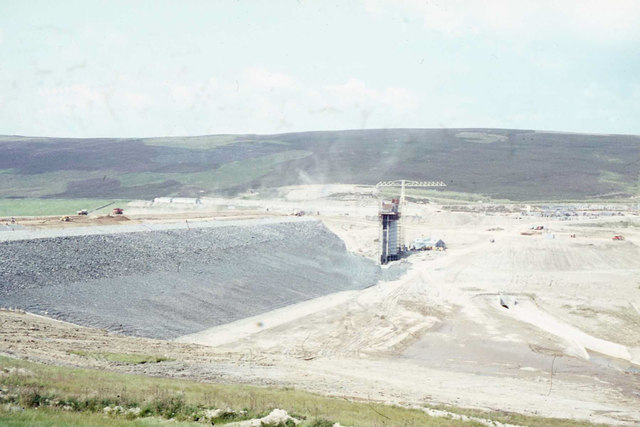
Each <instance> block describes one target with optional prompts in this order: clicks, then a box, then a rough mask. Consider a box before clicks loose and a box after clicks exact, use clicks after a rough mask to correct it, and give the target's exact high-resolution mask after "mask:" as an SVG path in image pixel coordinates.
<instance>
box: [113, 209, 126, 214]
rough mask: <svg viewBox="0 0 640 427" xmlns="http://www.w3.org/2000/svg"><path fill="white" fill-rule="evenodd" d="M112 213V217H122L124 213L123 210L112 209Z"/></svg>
mask: <svg viewBox="0 0 640 427" xmlns="http://www.w3.org/2000/svg"><path fill="white" fill-rule="evenodd" d="M112 213H113V214H114V215H122V214H123V213H124V210H123V209H122V208H113V211H112Z"/></svg>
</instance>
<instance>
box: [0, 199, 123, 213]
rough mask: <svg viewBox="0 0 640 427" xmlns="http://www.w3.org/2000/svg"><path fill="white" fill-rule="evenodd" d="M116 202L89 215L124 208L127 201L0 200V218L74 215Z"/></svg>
mask: <svg viewBox="0 0 640 427" xmlns="http://www.w3.org/2000/svg"><path fill="white" fill-rule="evenodd" d="M110 202H116V203H115V204H113V205H110V206H108V207H106V208H104V209H100V210H98V211H93V212H91V214H106V213H109V212H110V211H111V209H113V207H114V206H116V205H118V206H119V207H124V205H125V204H126V203H127V202H128V201H127V200H107V199H0V217H12V216H45V215H75V214H76V212H78V211H79V210H81V209H88V210H89V211H92V210H93V209H96V208H99V207H101V206H104V205H106V204H108V203H110Z"/></svg>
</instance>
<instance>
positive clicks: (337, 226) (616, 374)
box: [0, 186, 640, 425]
mask: <svg viewBox="0 0 640 427" xmlns="http://www.w3.org/2000/svg"><path fill="white" fill-rule="evenodd" d="M368 192H369V193H370V189H366V188H363V187H355V188H354V187H352V186H351V187H349V186H324V187H295V188H289V189H283V194H282V198H280V199H278V200H268V201H264V200H251V199H246V200H244V199H237V200H233V201H231V202H230V201H225V200H222V199H218V200H216V199H211V200H209V201H207V204H206V206H205V207H199V208H197V209H196V208H193V209H191V211H190V212H189V213H188V214H187V216H184V217H180V216H179V215H178V217H180V218H181V219H182V220H183V219H184V218H190V216H188V215H197V212H198V209H200V210H202V211H204V210H206V209H207V207H211V206H221V205H228V204H233V206H234V207H242V208H245V209H254V210H255V211H256V212H258V211H262V212H266V209H267V208H269V214H276V213H283V214H288V213H291V212H293V211H296V210H305V211H307V212H311V213H313V214H314V215H315V216H317V217H318V218H319V219H321V220H322V221H323V222H324V223H325V224H326V225H327V226H328V227H329V228H330V229H331V230H332V231H334V232H335V233H336V234H338V235H339V236H340V237H341V238H342V239H343V240H344V241H345V242H346V244H347V247H348V248H349V249H350V250H351V251H353V252H355V253H359V254H362V255H364V256H369V257H372V258H373V257H375V256H376V251H377V247H376V243H375V242H374V240H375V239H376V238H377V234H378V228H377V222H376V219H375V215H376V210H377V208H376V201H375V199H374V198H372V197H370V195H369V194H368ZM332 193H333V194H335V193H341V194H348V195H347V196H341V197H336V196H333V197H332V198H327V196H328V195H330V194H332ZM175 209H176V208H175V207H173V206H162V205H161V204H158V205H155V206H154V205H149V204H146V205H144V204H139V205H137V206H135V205H132V206H129V207H127V211H128V212H130V213H131V214H132V215H140V216H144V215H146V217H145V218H146V220H149V219H151V218H154V219H161V218H162V216H163V215H164V214H163V213H168V212H171V213H172V215H173V214H174V213H175V212H173V211H174V210H175ZM476 210H477V212H464V213H452V212H447V211H445V210H443V209H441V207H440V206H438V205H436V204H427V205H418V204H409V206H408V209H407V222H406V226H407V241H411V240H412V239H413V238H414V237H419V236H431V237H438V238H442V239H443V240H445V241H446V243H447V245H448V246H449V249H448V250H447V251H446V252H420V253H417V254H414V255H412V256H411V257H409V258H407V259H405V260H404V261H402V262H403V263H406V265H407V266H408V271H407V273H406V274H404V275H403V276H402V277H401V278H400V279H398V280H395V281H392V282H381V283H380V284H378V285H376V286H373V287H371V288H368V289H365V290H363V291H350V292H343V293H340V294H334V295H329V296H326V297H322V298H318V299H315V300H311V301H307V302H303V303H300V304H296V305H295V306H293V307H288V308H285V309H279V310H275V311H273V312H270V313H266V314H264V315H261V316H256V317H254V318H250V319H244V320H240V321H237V322H234V323H231V324H227V325H223V326H219V327H216V328H213V329H211V330H207V331H202V332H200V333H197V334H192V335H189V336H184V337H181V338H179V339H178V340H177V342H166V341H155V340H149V339H142V338H131V337H125V336H118V335H113V334H108V333H106V332H104V331H101V330H96V329H91V328H83V327H78V326H75V325H70V324H66V323H62V322H57V321H53V320H50V319H46V318H42V317H37V316H33V315H29V314H19V313H14V312H9V311H0V322H2V323H1V325H0V329H1V330H2V338H1V339H0V351H1V352H2V353H5V354H11V355H15V356H18V357H23V358H29V359H32V360H37V361H41V362H45V363H56V364H67V365H74V366H94V367H99V368H106V369H113V370H118V371H127V372H138V373H146V374H151V375H164V376H172V377H189V378H195V379H199V380H203V381H214V380H215V381H229V382H242V383H252V384H273V385H282V386H295V387H299V388H303V389H306V390H310V391H315V392H320V393H325V394H330V395H337V396H346V397H351V398H363V399H372V400H376V401H384V402H389V403H399V404H404V405H420V404H429V405H433V404H451V405H456V406H462V407H472V408H483V409H494V410H503V411H513V412H520V413H526V414H534V415H541V416H552V417H561V418H567V417H568V418H576V419H585V420H589V421H592V422H604V423H610V424H628V425H636V424H638V423H640V410H639V409H638V408H640V249H639V247H638V243H639V242H640V218H639V217H638V215H637V212H627V213H626V214H625V216H624V217H615V218H612V217H600V218H595V219H583V218H581V217H579V218H577V219H574V220H572V221H561V220H560V219H551V218H537V217H530V216H524V217H522V216H521V215H520V214H519V213H513V214H494V215H488V214H485V213H483V212H482V209H476ZM172 219H173V218H172ZM621 221H623V222H621ZM531 225H544V226H545V233H540V234H535V235H531V236H524V235H521V234H520V233H521V232H522V231H525V230H528V229H529V227H530V226H531ZM489 230H492V231H489ZM547 230H548V231H547ZM574 233H575V234H576V238H571V237H570V235H571V234H574ZM614 234H623V235H624V236H625V237H626V240H624V241H613V240H612V239H611V237H612V236H613V235H614ZM490 239H495V243H491V242H490ZM501 295H502V296H505V297H509V298H510V299H511V300H513V299H515V300H516V301H517V302H518V303H517V304H515V305H511V306H510V308H509V309H506V308H503V307H501V305H500V296H501ZM77 350H84V351H90V352H101V351H108V352H119V353H143V354H160V355H165V356H167V357H170V358H173V359H175V361H171V362H163V363H158V364H153V365H149V364H147V365H119V364H113V363H110V362H107V361H104V360H100V359H92V358H87V357H82V356H79V355H77V354H74V353H73V352H76V351H77Z"/></svg>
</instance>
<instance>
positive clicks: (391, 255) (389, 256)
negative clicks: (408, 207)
mask: <svg viewBox="0 0 640 427" xmlns="http://www.w3.org/2000/svg"><path fill="white" fill-rule="evenodd" d="M380 187H400V198H399V199H391V202H388V201H385V200H381V201H380V209H379V211H378V218H379V219H380V237H379V241H380V264H386V263H388V262H389V261H394V260H397V259H399V258H400V256H401V255H402V253H403V252H404V250H405V237H404V227H403V224H402V213H403V211H404V210H405V204H406V200H405V187H446V184H445V183H444V182H442V181H409V180H405V179H402V180H397V181H382V182H379V183H378V184H377V185H376V188H377V189H379V188H380Z"/></svg>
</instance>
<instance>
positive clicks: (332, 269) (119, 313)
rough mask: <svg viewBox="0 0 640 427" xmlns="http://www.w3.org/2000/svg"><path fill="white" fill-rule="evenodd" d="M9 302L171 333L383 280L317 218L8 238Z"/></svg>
mask: <svg viewBox="0 0 640 427" xmlns="http://www.w3.org/2000/svg"><path fill="white" fill-rule="evenodd" d="M0 260H1V261H0V307H13V308H20V309H24V310H27V311H30V312H33V313H36V314H47V315H48V316H50V317H54V318H56V319H60V320H65V321H69V322H72V323H76V324H80V325H86V326H94V327H100V328H106V329H108V330H109V331H113V332H118V333H124V334H129V335H136V336H145V337H152V338H162V339H170V338H175V337H178V336H181V335H185V334H189V333H194V332H198V331H200V330H203V329H206V328H210V327H213V326H217V325H221V324H224V323H228V322H232V321H235V320H239V319H242V318H245V317H249V316H254V315H257V314H260V313H264V312H267V311H270V310H273V309H276V308H281V307H284V306H287V305H290V304H293V303H297V302H301V301H304V300H307V299H310V298H315V297H318V296H322V295H326V294H329V293H333V292H339V291H344V290H353V289H363V288H366V287H368V286H371V285H373V284H375V283H376V282H377V281H378V279H379V277H380V269H379V267H378V266H376V265H375V263H373V262H372V261H370V260H367V259H365V258H363V257H358V256H355V255H353V254H350V253H349V252H348V251H347V249H346V247H345V245H344V243H343V242H342V241H341V240H340V239H339V238H338V237H337V236H336V235H335V234H333V233H332V232H331V231H329V230H328V229H327V228H326V227H324V225H322V224H321V223H320V222H316V221H303V222H295V221H293V222H281V223H273V224H261V223H251V222H247V223H246V224H242V225H237V224H234V225H229V226H219V227H215V228H191V229H187V230H184V229H180V230H156V231H146V232H129V233H117V234H116V233H114V234H102V235H84V236H64V237H50V238H39V239H30V240H15V241H0Z"/></svg>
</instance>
